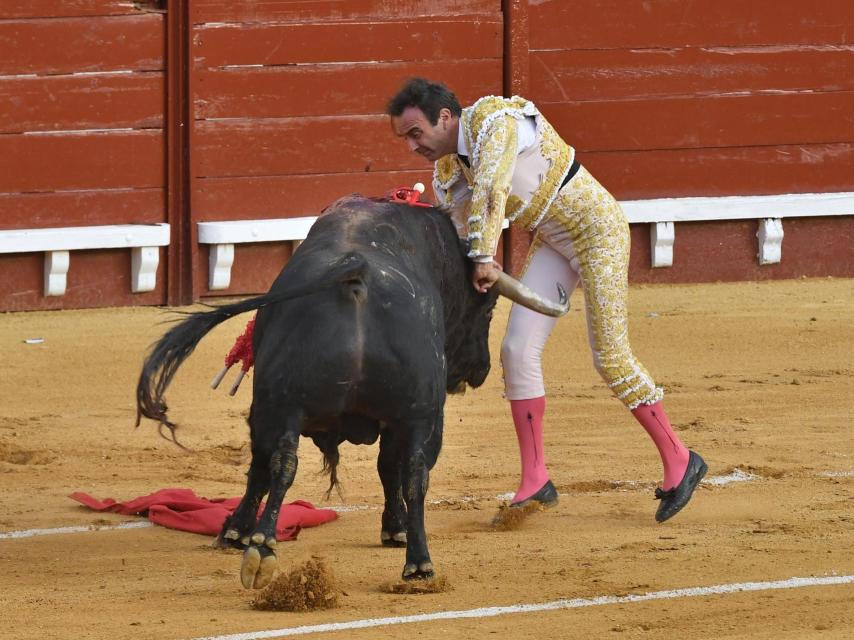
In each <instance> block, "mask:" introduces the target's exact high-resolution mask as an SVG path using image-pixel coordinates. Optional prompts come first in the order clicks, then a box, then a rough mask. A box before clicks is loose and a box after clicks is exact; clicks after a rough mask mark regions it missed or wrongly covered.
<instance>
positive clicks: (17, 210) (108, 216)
mask: <svg viewBox="0 0 854 640" xmlns="http://www.w3.org/2000/svg"><path fill="white" fill-rule="evenodd" d="M163 203H164V193H163V189H158V188H152V189H116V190H112V191H105V190H96V191H65V192H55V193H2V194H0V212H2V223H0V226H2V228H4V229H41V228H47V227H63V226H94V225H105V224H129V223H137V224H148V223H155V222H165V221H166V214H165V212H164V209H163Z"/></svg>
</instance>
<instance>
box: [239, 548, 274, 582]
mask: <svg viewBox="0 0 854 640" xmlns="http://www.w3.org/2000/svg"><path fill="white" fill-rule="evenodd" d="M276 566H277V562H276V555H275V554H274V553H273V551H272V550H270V549H269V548H267V547H249V548H248V549H246V551H245V552H244V553H243V562H242V563H241V565H240V582H241V583H242V584H243V587H244V588H246V589H263V588H264V587H266V586H267V585H268V584H270V583H271V582H272V581H273V576H274V575H275V574H276Z"/></svg>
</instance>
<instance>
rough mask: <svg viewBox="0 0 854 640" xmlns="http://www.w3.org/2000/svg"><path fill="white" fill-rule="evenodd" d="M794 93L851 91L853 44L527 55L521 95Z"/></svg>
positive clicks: (553, 98)
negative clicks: (527, 89)
mask: <svg viewBox="0 0 854 640" xmlns="http://www.w3.org/2000/svg"><path fill="white" fill-rule="evenodd" d="M802 90H814V91H851V90H854V47H784V48H774V47H757V48H752V49H738V50H736V49H673V50H661V49H656V50H643V51H640V50H603V51H541V52H537V53H532V54H531V95H530V96H529V97H530V98H531V99H533V100H535V101H539V102H564V101H567V100H577V101H583V100H615V99H621V98H650V97H656V96H688V95H719V94H722V93H733V92H752V93H757V92H761V91H802Z"/></svg>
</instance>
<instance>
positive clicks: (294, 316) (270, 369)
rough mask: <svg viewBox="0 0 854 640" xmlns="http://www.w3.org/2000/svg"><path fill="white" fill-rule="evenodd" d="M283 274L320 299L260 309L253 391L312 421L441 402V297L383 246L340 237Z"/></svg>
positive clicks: (386, 413)
mask: <svg viewBox="0 0 854 640" xmlns="http://www.w3.org/2000/svg"><path fill="white" fill-rule="evenodd" d="M308 248H309V249H310V251H309V252H306V253H304V256H305V257H304V258H303V259H302V261H301V264H299V263H298V264H297V265H296V266H298V267H299V269H291V270H290V273H287V272H288V271H289V270H287V269H286V270H285V271H286V273H283V274H282V275H283V278H284V279H285V280H287V279H288V278H291V279H295V278H304V279H311V278H315V279H316V282H317V291H316V293H313V294H310V295H308V296H305V297H302V298H299V299H295V300H289V301H286V302H284V303H281V304H278V305H273V306H271V307H269V308H266V309H262V310H261V311H260V312H259V316H258V322H257V324H256V332H257V334H258V340H259V344H258V349H257V353H256V386H258V385H261V387H262V389H264V391H265V392H269V393H274V394H278V393H280V394H283V395H284V396H286V400H287V401H289V402H295V403H298V404H300V405H301V406H302V407H303V408H304V409H305V410H306V411H307V412H308V413H309V415H322V414H324V413H327V414H330V415H337V414H340V413H345V412H350V413H362V414H364V415H370V416H371V417H374V418H376V419H394V418H396V417H400V416H402V415H404V414H407V413H412V412H418V411H421V410H422V408H424V407H427V406H429V405H433V404H435V402H436V401H437V399H438V398H440V397H442V398H443V397H444V395H443V389H444V384H445V380H444V356H443V354H444V334H443V331H444V328H443V323H442V320H441V319H442V308H441V298H440V296H439V294H438V291H437V289H436V287H435V286H434V285H433V284H432V283H431V281H430V280H429V278H427V279H425V278H424V277H423V275H419V274H417V273H415V272H413V271H412V265H411V263H410V262H408V261H406V260H402V259H401V258H400V257H399V256H398V255H396V252H395V251H390V250H389V249H390V247H388V246H387V245H384V244H383V243H382V242H377V243H376V244H375V246H372V245H370V244H369V245H368V246H367V247H365V246H364V243H362V244H356V243H353V242H349V243H345V242H342V239H341V237H340V236H338V237H335V238H333V241H332V242H330V243H329V246H328V247H314V248H312V247H311V246H309V247H308ZM342 255H345V256H346V255H355V256H359V257H360V258H361V259H362V260H363V261H364V264H365V268H364V269H363V270H361V271H360V272H359V273H358V274H351V275H350V276H348V277H346V278H344V279H342V280H340V281H335V282H333V283H331V286H328V285H330V283H329V282H324V280H323V275H322V274H323V273H324V271H325V270H327V269H328V265H330V264H332V263H333V262H334V261H335V260H339V261H340V260H341V256H342Z"/></svg>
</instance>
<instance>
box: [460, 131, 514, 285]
mask: <svg viewBox="0 0 854 640" xmlns="http://www.w3.org/2000/svg"><path fill="white" fill-rule="evenodd" d="M516 136H517V132H516V120H515V119H514V118H513V117H511V116H506V115H505V116H502V117H500V118H498V119H496V120H495V122H493V123H492V124H490V125H489V128H488V129H487V131H486V133H485V134H484V135H483V139H482V141H481V147H480V150H479V153H478V157H477V160H476V162H475V165H474V166H473V167H472V170H473V173H474V185H473V189H472V197H471V208H470V210H469V213H470V217H469V219H468V227H469V240H471V252H470V253H469V257H470V258H471V259H472V260H474V261H475V262H479V263H485V264H487V265H488V266H491V265H492V257H493V256H494V255H495V251H496V249H497V248H498V239H499V237H500V236H501V229H502V226H503V224H504V209H505V205H506V204H507V196H508V195H509V193H510V180H511V178H512V177H513V170H514V169H515V167H516ZM481 271H482V272H486V271H488V269H487V268H486V267H484V268H482V269H481ZM495 277H496V278H497V277H498V276H497V275H496V276H495ZM493 281H494V280H493ZM475 288H476V289H477V288H478V286H477V284H475ZM478 290H479V289H478Z"/></svg>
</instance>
